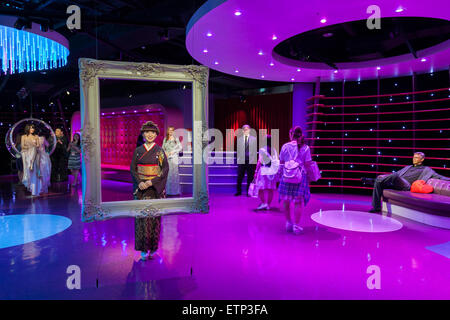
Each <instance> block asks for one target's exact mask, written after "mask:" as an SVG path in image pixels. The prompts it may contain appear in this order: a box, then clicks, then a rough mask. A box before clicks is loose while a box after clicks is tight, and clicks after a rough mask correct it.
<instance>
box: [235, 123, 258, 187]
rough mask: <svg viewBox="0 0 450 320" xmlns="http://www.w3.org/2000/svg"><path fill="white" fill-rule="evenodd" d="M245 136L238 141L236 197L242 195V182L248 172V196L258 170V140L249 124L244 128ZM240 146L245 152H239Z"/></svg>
mask: <svg viewBox="0 0 450 320" xmlns="http://www.w3.org/2000/svg"><path fill="white" fill-rule="evenodd" d="M242 129H243V130H244V134H243V135H242V137H240V138H238V139H237V148H238V152H237V164H238V176H237V190H236V194H235V196H240V195H241V193H242V180H243V179H244V175H245V173H246V172H247V196H248V188H249V187H250V183H251V182H252V181H253V177H254V175H255V169H256V150H257V149H256V144H257V142H256V138H255V137H252V136H251V135H250V126H249V125H248V124H246V125H244V126H243V127H242ZM240 146H243V147H244V152H243V153H242V152H239V150H240V149H239V148H240Z"/></svg>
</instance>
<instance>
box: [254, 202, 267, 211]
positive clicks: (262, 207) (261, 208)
mask: <svg viewBox="0 0 450 320" xmlns="http://www.w3.org/2000/svg"><path fill="white" fill-rule="evenodd" d="M264 209H266V210H267V204H266V203H261V204H260V205H259V207H258V208H256V210H264Z"/></svg>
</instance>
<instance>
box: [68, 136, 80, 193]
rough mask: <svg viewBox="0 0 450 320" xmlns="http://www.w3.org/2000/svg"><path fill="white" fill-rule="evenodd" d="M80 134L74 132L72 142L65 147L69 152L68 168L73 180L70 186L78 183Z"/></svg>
mask: <svg viewBox="0 0 450 320" xmlns="http://www.w3.org/2000/svg"><path fill="white" fill-rule="evenodd" d="M80 140H81V138H80V135H79V134H78V133H75V134H74V135H73V138H72V142H71V143H69V146H68V147H67V152H69V164H68V168H69V169H70V171H71V172H72V176H73V182H72V185H71V186H72V187H75V186H76V185H77V184H78V173H79V172H80V168H81V146H80Z"/></svg>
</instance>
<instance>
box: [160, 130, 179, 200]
mask: <svg viewBox="0 0 450 320" xmlns="http://www.w3.org/2000/svg"><path fill="white" fill-rule="evenodd" d="M174 130H175V128H174V127H169V128H168V129H167V134H166V137H165V138H164V141H163V150H164V151H165V152H166V155H167V159H168V162H169V176H168V177H167V184H166V195H179V194H180V193H181V191H180V175H179V172H178V153H180V151H181V150H182V149H183V147H182V146H181V143H180V140H178V138H177V137H175V136H174V134H173V131H174Z"/></svg>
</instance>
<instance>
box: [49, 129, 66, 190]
mask: <svg viewBox="0 0 450 320" xmlns="http://www.w3.org/2000/svg"><path fill="white" fill-rule="evenodd" d="M55 135H56V147H55V151H53V154H52V156H51V159H52V181H56V182H61V181H67V179H68V177H67V139H66V137H65V136H64V133H63V132H62V130H61V128H57V129H56V130H55Z"/></svg>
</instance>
